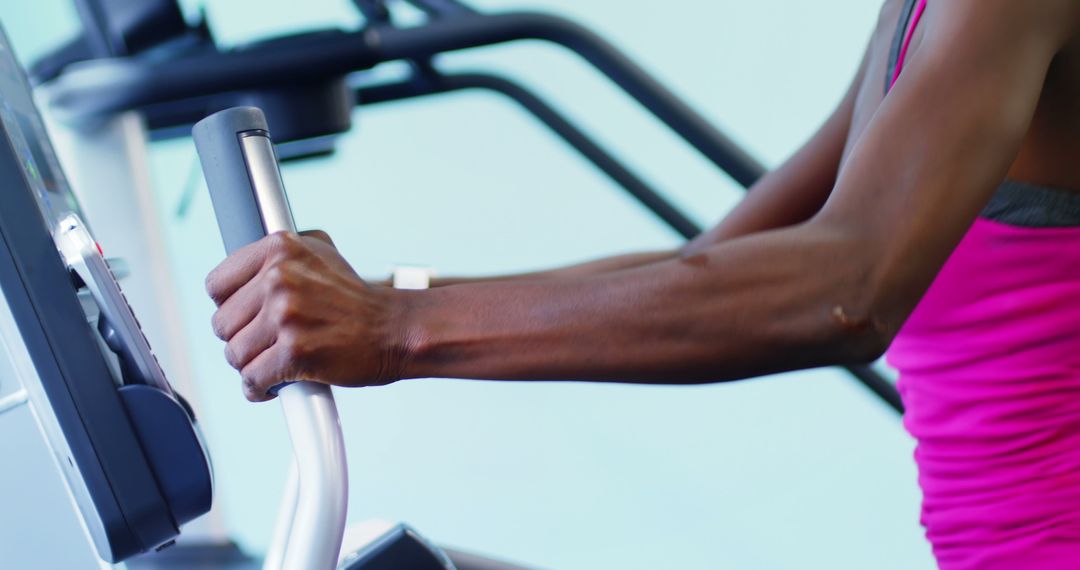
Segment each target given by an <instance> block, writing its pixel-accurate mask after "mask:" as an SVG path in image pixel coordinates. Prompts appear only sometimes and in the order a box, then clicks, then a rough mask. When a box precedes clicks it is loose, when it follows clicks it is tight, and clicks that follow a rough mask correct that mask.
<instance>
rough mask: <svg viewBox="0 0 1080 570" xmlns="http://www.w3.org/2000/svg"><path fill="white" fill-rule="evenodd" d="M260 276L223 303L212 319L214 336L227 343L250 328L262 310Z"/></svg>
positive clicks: (262, 297) (211, 324)
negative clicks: (244, 329)
mask: <svg viewBox="0 0 1080 570" xmlns="http://www.w3.org/2000/svg"><path fill="white" fill-rule="evenodd" d="M260 275H261V273H260V274H259V275H256V276H255V278H253V279H251V280H250V281H248V282H247V283H245V284H244V285H243V286H241V287H240V289H239V290H237V291H236V292H235V293H233V294H232V295H231V296H230V297H229V298H228V299H227V300H226V301H225V302H224V303H222V304H221V305H220V306H219V307H218V310H217V312H215V313H214V316H213V317H211V319H210V326H211V327H213V329H214V334H215V335H216V336H217V337H218V338H220V339H221V340H223V341H225V342H229V341H230V340H232V338H233V336H235V335H236V333H238V332H240V330H241V329H243V328H244V327H246V326H248V325H249V324H250V323H251V321H253V320H255V316H256V315H258V314H259V311H260V310H261V309H262V304H263V300H264V295H263V291H262V283H261V281H262V280H261V279H259V276H260Z"/></svg>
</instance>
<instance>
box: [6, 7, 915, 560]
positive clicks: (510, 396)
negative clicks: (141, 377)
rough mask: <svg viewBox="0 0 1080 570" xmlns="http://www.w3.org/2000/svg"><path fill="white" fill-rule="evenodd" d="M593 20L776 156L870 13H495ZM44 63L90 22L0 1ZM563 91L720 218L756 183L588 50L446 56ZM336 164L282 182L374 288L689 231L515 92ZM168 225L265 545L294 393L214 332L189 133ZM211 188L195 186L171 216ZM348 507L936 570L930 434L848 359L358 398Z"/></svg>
mask: <svg viewBox="0 0 1080 570" xmlns="http://www.w3.org/2000/svg"><path fill="white" fill-rule="evenodd" d="M204 4H205V6H206V9H207V12H208V14H209V16H210V18H211V23H212V25H213V28H214V30H215V32H216V33H217V34H218V36H219V37H220V38H222V39H223V40H224V41H225V42H227V43H240V42H243V41H247V40H251V39H255V38H259V37H263V36H266V35H269V34H276V33H282V32H287V31H294V30H297V29H306V28H311V27H318V26H326V25H332V26H351V25H355V24H356V23H357V22H358V21H359V19H358V18H357V17H356V15H355V14H354V11H353V9H352V7H351V6H350V3H349V2H347V1H346V0H306V1H305V2H303V3H302V4H298V3H296V2H284V1H281V2H266V1H265V0H210V1H206V2H199V1H188V2H186V3H185V6H186V7H187V8H189V9H191V10H195V9H198V8H199V7H200V6H203V5H204ZM478 4H479V5H480V6H482V7H483V8H485V9H489V10H503V9H511V8H525V7H529V8H540V9H548V10H554V11H557V12H559V13H562V14H565V15H569V16H572V17H574V18H577V19H580V20H581V21H583V22H586V23H588V24H589V25H591V26H593V27H595V28H596V29H597V30H599V31H600V32H602V33H603V34H604V35H606V36H607V37H608V38H609V39H611V40H613V41H614V42H615V43H616V44H618V45H620V46H621V47H623V48H625V49H626V50H627V51H628V52H629V53H630V54H631V55H632V56H633V57H635V58H637V59H638V60H639V61H640V62H641V63H642V64H644V66H645V67H646V68H647V69H649V70H651V71H652V72H654V73H655V74H656V75H657V76H658V77H659V78H660V79H662V80H663V81H665V82H667V83H668V84H669V85H670V86H672V88H674V89H675V90H676V91H677V92H678V93H680V94H681V95H683V96H685V97H686V98H687V99H688V100H689V101H690V102H691V103H692V104H693V105H694V106H695V107H697V108H698V109H700V110H702V111H703V112H704V114H705V115H706V116H707V117H709V118H710V119H711V120H713V121H715V123H717V124H718V125H720V126H721V127H723V128H725V129H726V130H728V131H729V132H730V133H731V134H732V135H733V136H734V137H735V138H736V139H737V140H739V141H740V142H741V143H743V144H745V145H746V146H747V147H748V148H749V149H750V150H751V151H752V152H753V153H755V154H756V155H757V156H759V157H761V158H762V159H763V160H764V161H766V162H767V163H768V164H776V163H777V162H778V161H780V160H781V159H782V158H783V157H784V156H785V155H786V154H788V153H789V152H791V151H792V150H793V149H794V148H795V147H796V145H798V144H799V143H800V142H801V141H802V140H803V139H804V138H805V137H806V136H807V135H808V134H809V133H810V132H812V130H813V129H814V128H816V126H817V125H818V124H819V123H820V122H821V121H822V119H823V118H824V116H825V115H826V114H827V113H828V111H829V110H830V109H831V107H832V105H834V104H835V103H836V101H837V100H838V99H839V97H840V94H841V93H842V91H843V90H844V89H845V87H846V85H847V81H848V79H849V78H850V76H851V74H852V73H853V72H854V69H855V67H856V65H857V62H858V59H859V57H860V55H861V50H862V47H863V44H864V42H865V40H866V39H867V37H868V34H869V30H870V27H871V25H872V24H873V21H874V18H875V15H876V6H874V3H872V2H860V1H857V0H843V1H838V2H830V3H821V2H815V3H804V2H794V1H790V0H788V1H783V0H756V1H754V2H745V1H736V0H715V1H710V2H704V1H700V0H699V1H691V0H669V1H667V2H650V3H645V2H635V3H630V2H622V1H617V0H577V1H569V0H546V1H541V0H533V1H524V0H521V1H511V0H507V1H502V2H500V1H493V0H489V1H486V2H482V3H480V2H478ZM0 19H2V20H3V21H4V23H5V25H6V26H7V27H8V28H9V30H10V31H11V33H12V36H13V37H14V41H15V42H16V45H17V47H18V48H19V49H20V51H21V52H22V53H23V55H24V58H26V59H31V58H32V57H34V56H35V55H36V54H39V53H41V52H42V50H44V49H46V48H48V47H49V46H51V45H53V44H54V43H55V42H56V41H58V40H59V39H61V38H63V37H65V36H67V35H70V34H71V33H72V31H73V30H74V29H75V24H74V21H73V19H72V16H71V13H70V9H69V8H68V7H67V5H66V2H65V1H64V0H39V1H38V2H34V3H33V9H30V7H29V5H26V4H24V3H22V2H18V3H16V1H15V0H2V3H0ZM440 64H442V65H445V66H447V67H453V68H458V69H493V70H498V71H501V72H505V73H507V74H509V75H512V76H513V77H516V78H518V79H520V80H522V81H524V82H526V83H527V84H528V85H530V86H532V87H534V88H536V89H537V90H538V91H539V92H541V93H542V94H544V95H545V96H548V97H550V98H551V99H552V100H553V101H555V102H556V103H557V104H558V106H559V107H560V108H561V109H562V110H564V111H566V112H567V113H569V114H570V115H571V116H573V117H574V118H575V119H577V120H579V121H581V122H582V123H583V124H584V125H586V126H587V127H589V128H590V129H591V130H593V131H594V132H595V133H597V134H599V135H601V137H600V138H601V140H602V141H603V142H604V143H605V144H607V145H609V146H610V147H611V148H613V149H614V150H615V151H616V152H617V154H618V155H619V156H620V157H622V158H624V159H626V160H628V161H630V162H631V163H632V164H634V166H635V167H636V168H637V169H638V170H639V171H640V172H642V173H644V174H645V175H646V177H647V178H648V179H649V180H650V181H652V182H654V183H656V184H657V185H659V186H660V187H662V188H664V189H665V191H666V193H667V194H668V195H669V196H671V197H672V198H674V199H675V200H677V201H678V203H679V204H681V205H683V206H684V207H686V208H688V209H689V210H691V211H692V212H693V214H694V216H695V217H696V218H697V219H698V220H700V221H701V222H703V223H709V222H712V221H715V220H716V219H717V218H719V217H720V216H721V215H722V214H723V213H724V212H725V211H726V210H727V209H729V208H730V207H731V206H732V205H733V204H734V203H735V202H736V201H737V199H738V197H739V192H738V191H736V190H735V189H734V188H733V187H732V185H731V183H730V182H729V181H728V180H727V179H726V178H725V177H724V176H722V175H720V174H718V173H717V172H716V171H715V170H714V169H713V168H712V167H710V166H709V165H708V164H706V163H705V162H704V161H702V160H701V159H700V158H699V157H698V156H696V155H695V154H694V153H693V151H691V150H689V149H687V148H686V147H685V146H684V145H682V144H681V143H679V142H678V141H677V140H676V139H675V138H674V137H672V136H671V135H670V134H669V133H667V132H666V131H665V130H664V129H663V128H662V127H661V126H659V125H658V124H657V123H656V122H655V121H653V120H651V119H649V118H648V117H647V116H646V115H645V114H643V113H642V112H641V110H640V109H639V108H638V107H636V105H635V104H633V103H632V102H631V101H629V100H627V99H626V98H625V97H624V96H622V95H621V94H619V93H618V92H617V91H616V90H615V89H613V88H612V87H611V86H610V85H609V84H608V83H607V82H606V81H604V80H603V79H601V78H600V77H599V76H598V75H597V74H595V73H593V72H592V71H591V70H590V69H589V68H588V67H587V66H585V65H584V64H583V63H581V62H580V61H578V60H577V59H575V58H574V57H573V56H571V55H569V54H567V53H565V52H562V51H560V50H558V49H555V48H551V47H548V46H545V45H539V44H533V43H526V44H521V45H516V46H512V47H506V48H498V49H489V50H483V51H478V52H475V53H470V54H465V55H461V56H454V57H452V58H450V57H448V58H445V59H444V60H441V61H440ZM355 120H356V123H357V128H356V129H355V131H354V133H352V134H351V135H350V136H348V137H347V138H345V139H344V140H342V141H341V144H340V147H339V148H340V150H339V152H338V154H337V155H336V156H334V157H333V158H330V159H322V160H316V161H312V162H309V163H303V164H297V165H292V166H289V167H288V169H287V170H286V172H285V176H286V183H287V185H288V187H289V190H290V195H291V197H292V200H293V204H294V209H295V210H296V215H297V218H298V221H299V222H300V224H301V225H302V226H306V227H321V228H324V229H326V230H328V231H330V232H331V234H332V235H334V237H335V239H336V241H337V243H338V244H339V246H340V248H341V249H342V250H343V251H344V253H345V255H346V256H347V257H349V258H350V259H351V260H353V261H354V262H355V263H356V265H357V267H358V268H359V270H360V271H361V272H362V273H364V274H367V275H373V276H374V275H383V274H385V272H386V270H387V269H388V268H389V267H390V266H391V265H392V264H394V263H395V262H414V263H417V262H418V263H427V264H431V265H434V266H435V267H437V268H438V269H439V270H440V271H441V272H443V273H446V274H462V273H489V272H501V271H512V270H523V269H532V268H539V267H546V266H549V265H552V264H556V263H563V262H569V261H578V260H582V259H587V258H591V257H596V256H600V255H606V254H612V253H619V252H625V251H631V250H637V249H655V248H660V247H670V246H673V245H675V244H676V243H678V240H677V239H676V237H675V236H674V235H673V234H672V233H670V232H669V231H667V230H665V229H663V228H662V227H661V226H660V225H659V224H658V223H657V222H656V221H655V220H654V219H653V218H652V217H651V216H650V215H649V214H648V213H646V212H644V211H643V210H642V209H641V208H639V207H638V206H636V205H635V204H634V203H632V202H631V201H629V200H628V199H626V198H625V197H623V196H622V195H621V194H620V191H619V190H618V189H617V188H615V187H614V186H613V185H612V184H611V183H609V182H608V181H607V180H606V179H604V178H603V176H601V175H600V174H599V173H598V172H597V171H596V170H595V169H593V168H592V167H590V166H589V165H587V164H585V163H583V162H582V161H581V160H580V159H578V158H577V157H576V156H575V155H574V154H573V153H572V152H571V151H570V150H569V149H568V147H566V145H564V144H563V143H561V142H558V141H556V140H554V139H552V138H551V137H550V136H549V135H548V134H547V133H546V132H545V131H544V130H543V128H542V127H540V126H539V125H538V124H537V123H535V121H533V120H532V119H530V118H528V117H526V116H523V115H522V114H521V113H520V112H519V111H518V110H517V109H516V108H515V107H514V106H513V105H512V104H510V103H508V102H506V101H503V100H501V99H499V98H497V97H495V96H491V95H479V94H460V95H452V96H446V97H443V98H440V99H433V100H425V101H420V102H412V103H404V104H398V105H393V106H383V107H379V108H372V109H365V110H362V111H360V112H358V113H357V114H356V116H355ZM153 166H154V174H155V179H156V182H157V190H158V192H159V194H158V198H159V205H160V212H161V219H162V223H163V224H164V225H165V228H166V230H167V232H168V235H169V237H170V243H171V247H172V252H173V259H174V267H175V268H176V270H177V275H178V276H180V279H181V283H180V285H181V291H182V296H183V299H182V302H183V308H184V313H185V314H186V315H187V317H188V318H187V321H186V323H185V324H186V327H187V330H188V332H189V337H190V340H191V342H192V344H193V346H194V347H195V348H196V351H197V355H196V359H195V365H196V367H197V371H198V373H199V378H200V382H201V385H200V388H201V390H202V395H201V399H202V401H203V408H204V409H203V410H201V414H202V417H203V421H204V424H205V427H206V429H207V431H208V436H209V440H210V447H211V451H212V454H213V456H214V461H215V466H216V471H217V476H218V500H219V501H220V502H221V503H222V504H223V506H224V508H225V514H226V517H227V522H228V524H229V527H230V529H231V530H232V531H233V532H234V533H235V536H236V538H237V539H238V540H240V541H241V543H242V544H243V545H244V546H245V547H247V548H249V549H251V550H253V551H259V550H262V549H264V548H265V547H266V542H267V540H268V537H269V536H270V532H271V526H272V520H273V516H274V513H275V509H276V507H277V498H278V496H279V495H280V492H281V486H282V483H283V480H284V474H285V468H286V465H287V459H288V449H287V444H286V437H285V432H284V427H283V425H282V422H281V418H280V413H279V410H278V407H277V406H276V405H274V404H271V405H262V406H253V405H248V404H246V403H245V401H244V400H243V399H242V397H241V393H240V390H239V386H238V382H237V380H236V375H235V373H233V372H232V371H231V370H230V369H228V367H227V366H226V365H225V364H224V361H223V359H222V357H221V350H222V347H221V345H220V343H218V342H217V341H216V340H215V339H214V338H213V335H212V334H210V330H209V326H208V322H209V317H210V314H211V313H212V306H211V304H210V303H209V301H208V300H207V299H205V297H204V295H203V293H202V279H203V276H204V275H205V274H206V273H207V271H209V269H210V268H212V267H213V266H214V265H215V264H216V263H217V262H218V261H220V259H221V257H222V256H223V253H222V249H221V245H220V241H219V238H218V236H217V234H216V226H215V223H214V220H213V214H212V211H211V208H210V204H209V200H208V198H207V196H206V194H205V189H204V188H203V187H202V186H201V183H200V182H199V180H200V177H199V176H197V172H194V174H195V176H193V169H194V168H195V156H194V149H193V147H192V145H191V143H190V141H187V140H183V141H174V142H168V143H161V144H157V145H155V146H154V148H153ZM193 180H194V181H195V182H194V184H195V185H196V187H195V188H194V192H195V193H194V201H193V202H192V204H191V207H190V209H189V210H188V211H187V213H186V214H185V215H183V216H178V215H177V209H178V204H179V203H180V202H181V200H182V196H183V195H184V194H185V192H186V191H190V190H192V189H191V188H189V186H190V185H191V183H192V181H193ZM338 403H339V406H340V407H341V413H342V418H343V420H342V421H343V425H344V428H345V430H346V438H347V441H348V453H349V457H350V465H351V484H352V499H351V503H350V513H349V518H350V520H353V521H357V520H363V519H368V518H384V519H391V520H398V519H400V520H406V521H409V522H411V523H412V524H414V525H415V526H417V527H418V528H420V529H421V530H422V531H423V532H425V533H427V534H429V535H430V536H432V537H434V538H435V539H437V540H438V541H439V542H442V543H446V544H450V545H454V546H458V547H462V548H467V549H473V550H478V551H483V552H487V553H491V554H496V555H500V556H504V557H507V558H510V559H515V560H520V561H523V562H527V563H530V564H534V565H538V566H542V567H547V568H560V569H574V568H581V569H593V568H683V569H696V568H700V569H706V568H755V569H772V568H777V569H780V568H822V569H846V568H850V569H862V568H881V569H886V568H895V569H904V570H910V569H918V568H930V567H932V566H933V565H932V562H931V559H930V556H929V549H928V547H927V546H926V544H925V541H924V539H923V538H922V532H921V529H920V528H919V526H918V524H917V518H918V501H919V492H918V488H917V486H916V483H915V470H914V466H913V463H912V460H911V451H912V447H913V444H912V442H911V441H910V439H909V438H908V437H907V436H906V435H905V434H904V432H903V430H902V428H901V426H900V422H899V420H898V419H897V418H896V417H895V415H894V414H893V413H892V412H891V411H889V410H887V409H885V408H884V407H883V406H882V405H881V404H879V403H878V402H876V401H875V400H874V399H873V398H871V397H870V396H868V395H867V394H866V393H865V392H864V391H863V389H862V388H860V387H859V386H857V385H856V384H855V383H854V382H853V381H851V380H850V379H848V378H847V377H846V376H845V375H843V374H841V373H837V372H834V371H816V372H809V373H802V374H792V375H788V376H786V377H784V378H778V379H770V380H762V381H754V382H745V383H739V384H731V385H724V386H708V387H694V388H657V387H630V386H588V385H566V384H562V385H557V384H547V383H535V384H531V385H520V384H519V385H509V384H506V385H498V384H493V383H475V382H461V381H446V380H429V381H417V382H409V383H404V384H399V385H395V386H391V387H388V388H381V389H372V390H363V391H341V392H339V393H338Z"/></svg>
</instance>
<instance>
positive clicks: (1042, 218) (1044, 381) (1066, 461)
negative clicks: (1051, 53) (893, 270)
mask: <svg viewBox="0 0 1080 570" xmlns="http://www.w3.org/2000/svg"><path fill="white" fill-rule="evenodd" d="M947 1H949V0H930V1H929V8H928V9H927V11H926V13H925V15H924V16H923V19H922V21H921V23H920V25H919V27H918V28H916V32H915V34H914V36H913V40H912V43H911V45H910V48H909V50H908V52H907V55H908V59H907V61H909V62H910V61H911V58H912V57H914V56H915V54H917V53H918V50H919V49H920V45H921V44H922V38H923V36H924V33H925V32H924V30H925V29H926V28H927V25H928V24H931V25H932V23H933V18H934V14H935V11H934V10H935V8H934V6H935V5H937V4H941V3H944V2H947ZM904 8H905V0H888V2H886V4H885V6H884V8H883V9H882V13H881V19H880V22H879V23H878V27H877V31H876V32H875V35H874V38H873V40H872V42H871V46H870V53H869V58H870V59H868V60H867V63H866V73H865V75H864V79H863V82H862V85H861V88H860V91H859V93H858V99H857V101H856V107H855V111H854V116H853V120H852V125H851V130H850V134H849V138H848V146H847V149H846V151H845V159H846V157H847V152H848V151H850V149H851V148H852V146H853V145H854V143H855V142H856V141H857V140H858V138H859V137H860V136H861V134H862V133H863V131H864V130H865V129H866V127H867V125H868V124H869V122H870V120H871V118H872V116H873V115H874V113H875V112H876V111H877V109H878V107H879V106H880V105H881V104H882V102H883V101H884V100H885V97H887V95H885V87H886V78H887V77H888V76H889V72H890V69H889V66H890V59H891V57H890V56H891V52H892V48H893V43H894V37H895V36H896V31H897V28H898V22H899V20H900V18H901V12H902V11H903V9H904ZM1072 44H1073V45H1070V46H1067V47H1066V48H1065V49H1064V50H1063V51H1062V52H1061V53H1060V54H1059V56H1058V57H1057V59H1056V60H1055V62H1054V63H1053V65H1052V66H1051V68H1050V71H1049V74H1048V76H1047V79H1046V82H1045V85H1044V88H1043V92H1042V97H1041V99H1040V103H1039V106H1038V108H1037V111H1036V115H1035V118H1034V121H1033V123H1032V125H1031V127H1030V129H1029V131H1028V134H1027V136H1026V138H1025V140H1024V142H1023V145H1022V149H1021V151H1020V152H1019V154H1018V156H1017V158H1016V159H1015V161H1014V163H1013V164H1012V166H1011V168H1010V170H1009V172H1008V179H1009V180H1006V181H1003V182H1002V184H1001V186H1000V187H999V188H998V189H997V191H996V193H995V194H994V195H993V197H992V198H991V199H990V201H989V204H988V205H987V207H986V209H984V210H983V211H982V213H981V214H980V216H979V219H977V220H976V221H975V222H974V223H973V225H972V227H971V228H970V230H969V231H968V232H967V234H966V235H965V236H964V238H963V240H962V241H961V243H960V244H959V245H958V246H957V247H956V249H955V250H954V251H953V253H952V255H951V257H950V258H949V260H948V262H947V263H946V264H945V266H944V267H943V268H942V270H941V272H940V273H939V274H938V275H937V278H936V279H935V281H934V283H933V284H932V285H931V287H930V289H929V290H928V291H927V293H926V294H925V295H924V296H923V298H922V300H921V302H920V303H919V306H918V307H917V308H916V309H915V311H914V312H913V313H912V314H911V316H910V317H909V318H908V320H907V321H906V322H905V324H904V326H903V328H902V329H901V330H900V332H899V334H898V335H897V337H896V340H895V341H894V342H893V345H892V347H891V348H890V349H889V354H888V360H889V362H890V363H891V364H892V365H893V366H894V367H895V368H896V369H897V370H898V371H899V373H900V380H899V382H898V384H897V388H898V389H899V391H900V394H901V396H902V398H903V400H904V404H905V406H906V413H905V416H904V425H905V427H906V428H907V429H908V431H909V432H910V433H911V434H912V435H913V436H914V437H915V439H916V440H917V442H918V445H917V448H916V451H915V460H916V462H917V464H918V466H919V484H920V486H921V488H922V490H923V510H922V519H921V520H922V523H923V524H924V526H925V527H926V529H927V537H928V538H929V539H930V542H931V543H932V545H933V548H934V553H935V555H936V556H937V560H938V564H939V566H940V568H942V569H943V570H973V569H979V570H986V569H991V568H993V569H999V568H1000V569H1009V570H1011V569H1014V568H1024V569H1025V570H1058V569H1059V568H1080V398H1078V397H1077V396H1078V394H1080V336H1078V335H1077V332H1076V331H1077V329H1076V322H1077V321H1078V319H1080V304H1077V300H1080V168H1078V167H1077V161H1076V160H1075V158H1074V157H1077V156H1080V51H1078V50H1080V48H1078V47H1077V46H1078V45H1080V42H1078V41H1076V40H1075V39H1074V41H1073V42H1072ZM901 80H902V79H901ZM1067 189H1072V190H1067Z"/></svg>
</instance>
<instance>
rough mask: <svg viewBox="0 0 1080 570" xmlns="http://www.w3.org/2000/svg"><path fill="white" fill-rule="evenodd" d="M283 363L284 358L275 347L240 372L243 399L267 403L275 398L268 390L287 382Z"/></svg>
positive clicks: (263, 352) (271, 347)
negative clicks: (242, 384)
mask: <svg viewBox="0 0 1080 570" xmlns="http://www.w3.org/2000/svg"><path fill="white" fill-rule="evenodd" d="M284 363H285V358H284V357H283V356H282V353H281V350H279V349H278V347H277V345H273V346H270V347H269V348H267V349H266V350H264V351H262V352H261V353H259V355H258V356H256V357H255V358H254V359H253V360H252V361H251V362H249V363H248V364H247V366H244V368H243V370H241V371H240V376H241V377H242V378H243V379H244V397H245V398H247V399H248V401H249V402H267V401H270V400H273V399H274V398H275V397H277V396H276V395H275V394H271V393H270V388H272V387H274V386H277V385H278V384H281V383H282V382H285V381H286V380H287V378H286V375H287V370H286V369H285V367H284V366H283V364H284Z"/></svg>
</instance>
